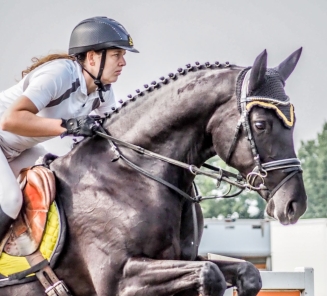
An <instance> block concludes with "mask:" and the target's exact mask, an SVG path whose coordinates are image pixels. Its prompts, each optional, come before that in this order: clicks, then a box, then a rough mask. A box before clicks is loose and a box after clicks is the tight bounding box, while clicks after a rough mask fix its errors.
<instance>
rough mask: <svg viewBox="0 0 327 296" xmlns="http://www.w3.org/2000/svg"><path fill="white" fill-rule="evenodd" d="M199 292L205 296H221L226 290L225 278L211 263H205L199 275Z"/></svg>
mask: <svg viewBox="0 0 327 296" xmlns="http://www.w3.org/2000/svg"><path fill="white" fill-rule="evenodd" d="M200 284H201V289H200V292H201V293H202V295H205V296H221V295H223V294H224V292H225V290H226V287H227V286H226V282H225V278H224V276H223V274H222V272H221V271H220V269H219V268H218V266H217V265H216V264H214V263H212V262H209V261H206V262H204V264H203V268H202V271H201V274H200Z"/></svg>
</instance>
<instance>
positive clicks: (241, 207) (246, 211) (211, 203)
mask: <svg viewBox="0 0 327 296" xmlns="http://www.w3.org/2000/svg"><path fill="white" fill-rule="evenodd" d="M206 163H208V164H211V165H213V166H216V167H221V168H223V169H225V170H228V171H231V172H236V171H235V169H233V168H231V167H228V166H227V165H226V164H225V163H224V162H223V161H222V160H221V159H219V158H218V157H217V156H215V157H213V158H211V159H209V160H208V161H207V162H206ZM195 183H196V185H197V187H198V190H199V193H200V195H201V196H212V195H222V194H224V193H225V192H227V191H228V190H229V185H228V184H225V183H222V184H221V186H220V187H219V188H217V187H216V182H215V180H213V179H211V178H208V177H205V176H197V177H196V178H195ZM237 190H238V188H233V189H232V190H231V193H234V192H236V191H237ZM200 205H201V208H202V211H203V215H204V217H205V218H213V217H215V218H221V219H223V218H241V219H246V218H250V219H259V218H264V210H265V207H266V202H265V201H264V200H263V199H262V198H261V197H260V196H259V195H258V194H257V193H256V192H245V191H243V192H242V193H241V194H240V195H238V196H237V197H232V198H227V199H224V198H219V199H210V200H204V201H202V202H201V203H200Z"/></svg>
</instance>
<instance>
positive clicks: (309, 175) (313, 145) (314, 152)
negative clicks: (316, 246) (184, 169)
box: [195, 123, 327, 219]
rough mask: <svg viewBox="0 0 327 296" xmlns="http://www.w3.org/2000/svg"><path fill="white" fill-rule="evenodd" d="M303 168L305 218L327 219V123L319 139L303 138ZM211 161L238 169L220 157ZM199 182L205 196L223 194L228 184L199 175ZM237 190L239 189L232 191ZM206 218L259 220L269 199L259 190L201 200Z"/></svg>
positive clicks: (263, 215)
mask: <svg viewBox="0 0 327 296" xmlns="http://www.w3.org/2000/svg"><path fill="white" fill-rule="evenodd" d="M298 157H299V159H300V160H301V163H302V168H303V180H304V185H305V189H306V192H307V195H308V209H307V211H306V213H305V214H304V216H303V217H302V218H327V123H325V124H324V125H323V129H322V132H321V133H318V134H317V137H316V139H314V140H309V141H302V142H301V146H300V149H299V151H298ZM207 163H209V164H212V165H214V166H218V167H221V168H223V169H226V170H230V171H233V172H235V170H234V169H233V168H231V167H228V166H227V165H226V164H225V163H224V162H223V161H222V160H221V159H219V158H218V157H216V156H215V157H213V158H211V159H209V160H208V161H207ZM195 183H196V185H197V187H198V189H199V191H200V194H201V195H202V196H210V195H221V194H223V193H224V192H226V190H228V185H227V184H222V185H221V186H220V188H216V184H215V181H214V180H213V179H210V178H208V177H204V176H197V177H196V178H195ZM232 192H235V189H234V190H232ZM200 205H201V207H202V210H203V214H204V217H205V218H213V217H215V218H222V219H223V218H229V217H231V218H243V219H259V218H264V217H265V207H266V202H265V201H264V200H263V199H262V198H261V197H260V196H259V195H258V194H257V193H256V192H245V191H243V193H242V194H240V195H239V196H238V197H234V198H229V199H213V200H205V201H203V202H201V203H200Z"/></svg>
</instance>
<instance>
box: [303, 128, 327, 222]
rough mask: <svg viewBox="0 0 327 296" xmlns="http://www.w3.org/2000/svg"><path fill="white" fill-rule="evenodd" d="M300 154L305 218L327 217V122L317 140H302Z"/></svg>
mask: <svg viewBox="0 0 327 296" xmlns="http://www.w3.org/2000/svg"><path fill="white" fill-rule="evenodd" d="M298 156H299V158H300V160H301V162H302V168H303V179H304V185H305V189H306V192H307V196H308V209H307V211H306V213H305V214H304V216H303V218H327V123H326V122H325V123H324V125H323V128H322V132H321V133H318V135H317V138H316V139H315V140H309V141H306V142H303V141H302V142H301V147H300V149H299V153H298Z"/></svg>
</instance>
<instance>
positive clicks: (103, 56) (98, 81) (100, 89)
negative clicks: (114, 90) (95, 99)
mask: <svg viewBox="0 0 327 296" xmlns="http://www.w3.org/2000/svg"><path fill="white" fill-rule="evenodd" d="M106 53H107V50H106V49H103V50H102V52H101V62H100V68H99V72H98V75H97V77H95V76H94V75H93V74H91V73H90V72H89V71H88V70H86V69H85V68H84V67H83V66H82V65H81V64H80V65H81V67H82V69H83V70H84V71H85V72H86V73H87V74H89V75H90V76H91V77H92V79H93V80H94V84H95V85H96V86H97V87H98V88H97V89H96V90H97V91H98V93H99V97H100V100H101V102H102V103H103V102H104V99H103V94H102V92H103V91H106V89H105V87H104V85H103V83H102V82H101V76H102V73H103V69H104V65H105V63H106Z"/></svg>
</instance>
